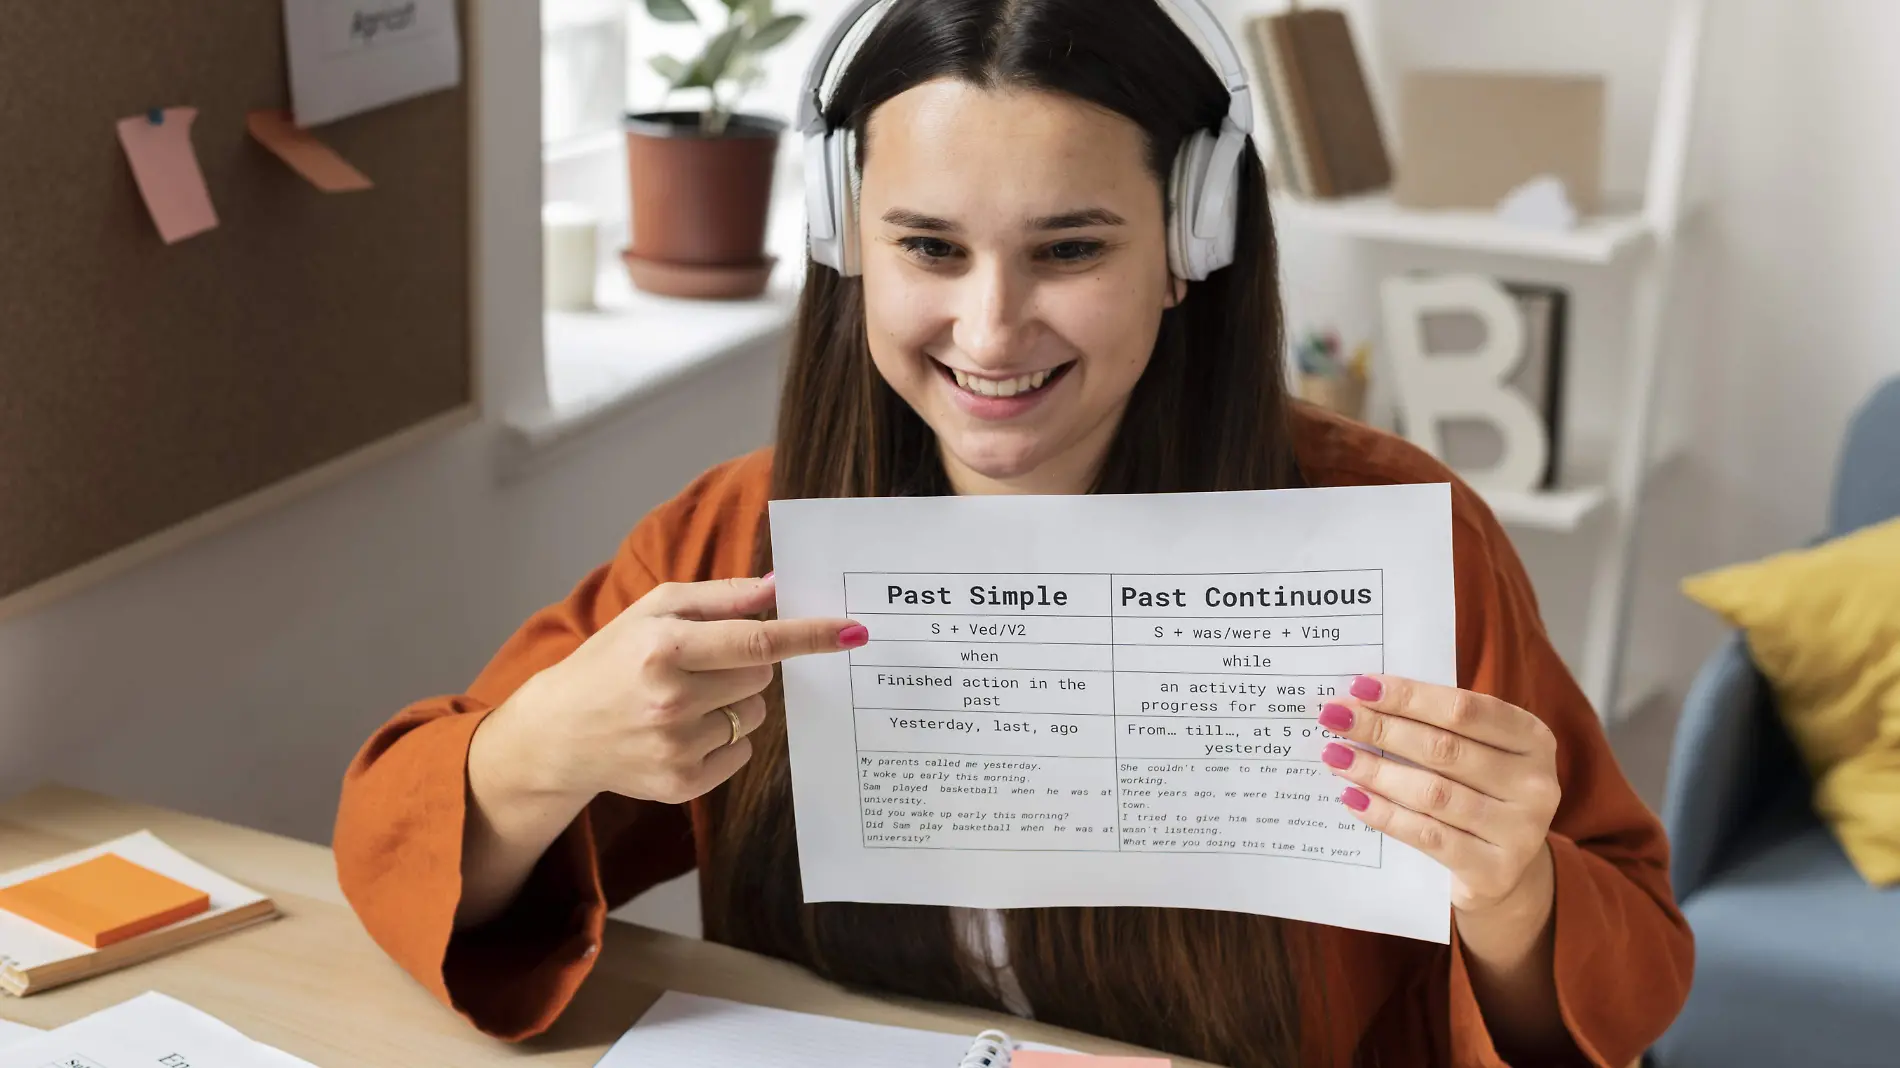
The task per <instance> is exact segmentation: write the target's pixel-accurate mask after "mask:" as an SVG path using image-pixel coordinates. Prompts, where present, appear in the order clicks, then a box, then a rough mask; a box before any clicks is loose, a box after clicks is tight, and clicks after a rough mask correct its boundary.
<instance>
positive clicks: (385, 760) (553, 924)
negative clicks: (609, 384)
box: [334, 519, 694, 1040]
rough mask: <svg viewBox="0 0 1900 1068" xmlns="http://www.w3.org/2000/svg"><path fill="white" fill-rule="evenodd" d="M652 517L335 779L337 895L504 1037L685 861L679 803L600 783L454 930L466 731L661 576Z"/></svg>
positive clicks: (559, 993)
mask: <svg viewBox="0 0 1900 1068" xmlns="http://www.w3.org/2000/svg"><path fill="white" fill-rule="evenodd" d="M652 526H653V523H652V520H651V519H649V521H648V522H646V523H643V524H642V525H641V529H637V530H636V531H635V532H634V534H633V535H632V536H631V537H629V539H628V540H627V541H626V542H625V543H624V544H623V545H622V546H621V547H620V550H619V552H618V553H617V554H616V555H615V557H614V559H613V560H612V561H611V562H610V563H608V564H605V565H602V566H601V567H599V568H597V569H596V570H595V571H594V572H593V573H592V574H590V575H589V576H588V577H587V578H586V579H585V580H584V581H583V582H581V583H580V584H579V585H578V586H577V587H575V589H574V590H573V591H572V592H571V593H570V594H569V595H568V596H567V597H566V598H565V599H564V600H562V601H560V602H559V603H556V604H554V605H551V606H549V607H547V608H544V609H542V610H541V611H539V612H537V613H535V614H534V616H532V617H531V618H530V619H529V620H528V621H527V622H526V623H525V624H523V625H522V626H521V628H520V629H519V630H518V631H516V632H515V634H514V635H513V636H512V637H511V638H509V639H508V641H507V643H506V644H505V645H503V646H502V648H501V650H500V651H499V652H498V653H496V655H495V656H494V658H493V659H492V660H491V661H490V663H489V664H488V666H487V667H486V668H485V669H484V670H483V671H482V672H481V674H480V675H479V676H478V677H477V678H476V680H475V681H474V683H473V684H472V685H471V686H470V687H469V689H468V692H467V693H465V694H460V695H455V696H443V697H434V698H430V699H427V700H423V701H419V702H417V703H415V704H413V705H411V706H409V707H408V708H406V709H404V710H403V711H402V712H401V713H399V714H398V715H397V716H396V717H395V718H394V719H392V720H390V721H389V722H388V723H387V724H385V725H384V726H383V727H382V728H381V729H380V730H378V731H377V732H376V733H375V734H374V735H373V736H372V737H371V738H370V739H369V741H368V743H367V744H365V745H364V746H363V748H362V750H361V751H360V752H359V753H358V754H357V756H356V758H355V760H354V761H352V763H351V764H350V767H349V770H348V772H347V773H346V775H345V778H344V782H343V794H342V801H341V804H340V807H339V809H338V814H337V823H336V831H335V838H334V844H335V851H336V863H337V877H338V880H339V882H340V883H341V884H342V888H343V893H344V895H345V896H346V897H347V898H348V900H349V902H350V904H351V906H352V907H353V908H354V909H355V910H356V913H357V915H358V916H359V917H360V918H361V920H362V923H363V925H364V926H365V927H366V928H367V929H368V931H369V933H370V936H371V937H372V938H374V939H375V940H376V942H377V943H378V944H379V945H380V946H382V948H383V950H384V951H385V952H387V953H388V954H389V955H390V956H391V957H392V958H394V959H395V961H396V962H397V963H398V964H400V965H401V966H402V967H403V968H404V969H405V970H407V971H408V972H409V973H410V974H411V975H413V976H414V977H415V978H416V979H417V980H418V981H420V982H421V983H422V984H423V986H425V987H427V988H428V990H429V991H430V992H431V993H432V994H434V995H435V997H436V998H437V999H438V1000H440V1001H442V1002H443V1003H444V1004H446V1005H449V1006H450V1007H451V1008H453V1009H455V1010H456V1011H458V1012H460V1013H461V1014H462V1015H463V1016H464V1017H466V1018H467V1019H468V1020H469V1021H470V1022H471V1023H473V1024H474V1025H475V1026H476V1027H478V1028H480V1029H481V1030H483V1031H485V1032H487V1033H489V1034H491V1035H495V1036H497V1037H500V1038H504V1039H510V1040H515V1039H521V1038H526V1037H529V1036H532V1035H535V1034H538V1033H540V1032H541V1031H544V1030H546V1029H547V1028H548V1027H549V1026H550V1025H551V1024H552V1023H553V1022H554V1020H555V1019H556V1018H557V1017H558V1016H559V1015H560V1013H561V1011H562V1010H563V1009H564V1008H565V1007H566V1006H567V1003H568V1001H569V1000H570V999H571V998H572V997H573V995H574V992H575V991H576V989H577V988H578V987H579V986H580V983H581V981H582V979H584V978H585V977H586V975H587V973H588V972H589V971H590V970H591V968H592V966H593V960H594V954H595V952H596V951H597V948H598V946H599V944H600V938H601V934H602V928H603V925H604V923H605V921H606V915H607V911H608V909H609V908H610V907H613V906H615V905H617V904H619V903H621V902H624V901H625V900H627V899H629V898H631V897H632V896H634V895H635V894H636V893H638V892H640V891H641V890H644V889H645V888H647V887H649V886H652V885H654V884H656V883H658V882H661V881H664V880H666V879H668V878H672V877H673V876H676V875H679V874H683V873H684V872H686V871H689V870H691V869H692V867H693V864H694V854H693V842H692V834H691V828H690V826H689V820H688V818H687V813H686V810H685V809H684V807H681V806H674V805H662V804H659V803H656V802H648V801H636V800H633V799H630V798H625V797H621V796H618V795H613V794H603V795H601V796H600V797H598V798H596V799H595V800H594V801H593V802H592V803H590V804H589V805H588V807H587V808H586V810H584V811H583V812H582V814H581V815H580V816H579V817H578V818H577V819H576V820H575V821H574V823H573V824H572V825H570V826H569V827H568V828H567V830H566V831H565V832H563V833H562V835H561V836H560V838H558V839H557V840H556V841H555V842H554V844H553V845H552V846H550V847H549V849H548V851H547V852H546V853H545V854H544V855H543V856H542V858H541V861H540V863H539V864H538V865H537V866H536V867H535V869H534V870H533V872H532V873H531V874H530V876H529V879H528V882H527V884H526V885H525V886H524V887H523V889H522V891H521V893H520V894H519V895H518V897H517V898H516V900H515V901H514V903H513V904H512V905H511V907H510V908H509V910H508V911H507V912H506V913H504V914H503V915H501V916H500V917H498V918H496V919H495V920H493V921H491V922H490V923H488V924H485V925H484V926H482V927H481V928H478V929H473V930H466V931H456V930H455V912H456V908H457V906H458V904H459V903H460V901H461V896H462V880H461V858H462V829H463V820H464V819H465V817H466V814H467V796H468V795H467V761H468V747H469V741H470V739H471V738H472V737H473V736H474V734H475V729H476V728H477V727H478V726H480V725H481V722H482V719H483V718H484V717H485V716H486V715H487V714H488V713H489V711H491V710H492V709H494V708H495V707H496V706H498V705H500V704H501V703H502V702H503V701H505V700H506V699H507V698H508V697H509V695H511V694H513V693H514V692H515V690H516V689H517V688H518V687H520V686H521V684H522V683H524V682H525V681H527V680H528V679H529V678H531V677H532V676H533V675H535V674H536V673H537V672H539V671H541V670H542V669H544V668H547V667H549V666H552V665H554V664H556V663H558V662H560V661H561V660H562V659H563V658H565V657H566V656H567V655H568V653H570V652H572V651H573V650H574V649H575V648H577V647H578V646H579V645H580V644H581V643H582V642H583V641H585V640H586V639H587V638H588V636H590V635H592V634H593V633H595V632H596V631H598V630H599V629H600V628H601V627H603V626H605V625H606V623H607V622H608V621H610V620H612V619H613V618H614V617H615V616H617V615H618V614H620V612H621V611H623V610H624V609H625V608H626V607H627V606H628V605H630V604H632V603H633V602H634V601H636V600H638V599H639V598H640V597H641V596H643V595H645V594H646V592H647V591H649V590H651V589H652V588H653V587H654V586H656V585H658V580H657V578H656V577H655V574H654V573H653V571H652V570H651V569H649V568H648V567H647V566H646V565H645V564H644V563H643V562H642V559H641V556H640V555H639V554H638V553H637V551H636V549H637V546H638V543H639V541H640V540H641V539H642V538H643V537H650V536H652V535H653V531H652V529H651V528H652ZM603 856H604V858H605V861H606V862H605V863H603Z"/></svg>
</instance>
